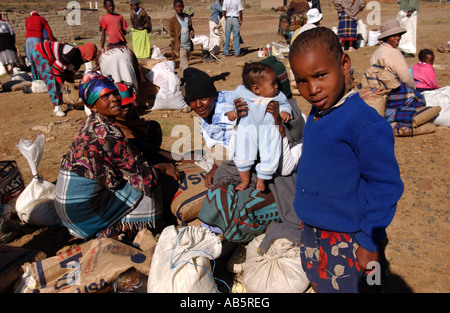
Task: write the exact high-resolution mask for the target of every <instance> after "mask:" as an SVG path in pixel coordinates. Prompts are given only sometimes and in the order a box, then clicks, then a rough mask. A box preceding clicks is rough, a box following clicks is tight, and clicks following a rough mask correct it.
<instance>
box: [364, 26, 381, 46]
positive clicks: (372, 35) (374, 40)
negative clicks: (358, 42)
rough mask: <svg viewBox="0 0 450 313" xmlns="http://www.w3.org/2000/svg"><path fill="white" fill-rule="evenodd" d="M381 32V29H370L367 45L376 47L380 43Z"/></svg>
mask: <svg viewBox="0 0 450 313" xmlns="http://www.w3.org/2000/svg"><path fill="white" fill-rule="evenodd" d="M380 34H381V32H380V31H379V30H370V31H369V37H368V39H367V45H368V46H369V47H374V46H376V45H377V44H378V36H380Z"/></svg>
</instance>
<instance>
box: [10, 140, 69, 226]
mask: <svg viewBox="0 0 450 313" xmlns="http://www.w3.org/2000/svg"><path fill="white" fill-rule="evenodd" d="M17 148H18V149H19V150H20V152H22V154H23V156H24V157H25V158H26V159H27V161H28V164H29V165H30V168H31V173H32V175H33V179H32V180H31V182H30V184H28V186H27V187H26V188H25V190H23V191H22V193H21V194H20V196H19V198H17V202H16V213H17V215H18V216H19V218H20V220H21V221H22V222H24V223H27V224H31V225H36V226H51V225H54V224H60V223H61V220H60V218H59V216H58V214H57V213H56V210H55V204H54V197H55V185H54V184H52V183H50V182H48V181H46V180H45V179H43V178H41V177H40V176H39V174H38V171H37V168H38V165H39V163H40V162H41V159H42V154H43V153H44V135H39V136H38V137H37V138H36V141H35V142H34V143H32V142H31V140H26V139H21V140H20V142H19V144H17Z"/></svg>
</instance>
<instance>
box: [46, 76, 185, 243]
mask: <svg viewBox="0 0 450 313" xmlns="http://www.w3.org/2000/svg"><path fill="white" fill-rule="evenodd" d="M79 92H80V97H81V99H82V100H83V101H84V103H85V105H86V106H87V107H88V108H89V109H90V110H91V111H92V114H90V115H89V117H88V118H87V119H86V122H85V123H84V124H83V126H82V127H81V128H80V130H79V132H78V133H77V135H76V136H75V138H74V140H73V142H72V144H71V147H70V149H69V151H68V153H67V154H66V155H65V156H63V157H62V160H61V168H60V172H59V176H58V179H57V183H56V189H55V208H56V212H57V213H58V215H59V216H60V218H61V220H62V222H63V225H64V226H66V227H67V228H68V229H69V231H70V233H71V234H72V235H73V236H75V237H79V238H92V237H94V236H106V237H114V238H116V237H117V235H118V234H119V233H121V232H123V233H124V234H125V236H128V237H130V236H133V231H134V232H135V231H138V230H140V229H142V228H144V227H146V228H149V229H150V230H151V231H155V232H157V231H160V230H162V227H164V226H165V225H164V214H165V213H164V211H163V207H162V205H161V201H162V197H163V194H162V192H163V191H162V190H161V187H160V180H161V179H162V177H172V178H173V179H175V180H179V178H180V172H179V170H178V169H177V168H176V167H175V166H174V164H172V163H159V164H156V165H154V166H151V165H149V164H148V162H147V161H146V160H145V159H144V158H143V156H142V155H141V153H139V152H138V151H137V150H136V148H135V147H134V146H133V145H131V144H130V143H129V141H128V140H127V139H126V137H125V135H124V134H123V132H122V131H121V130H120V128H119V127H118V126H117V125H116V124H115V120H116V118H117V117H118V116H119V115H120V114H121V113H122V104H121V97H120V93H119V90H118V89H117V87H116V85H115V84H114V82H113V81H112V80H110V79H109V78H107V77H104V76H99V75H85V77H83V80H82V81H81V83H80V89H79ZM128 237H127V238H128ZM130 239H131V240H132V238H128V240H130Z"/></svg>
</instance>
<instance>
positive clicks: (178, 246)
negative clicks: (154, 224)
mask: <svg viewBox="0 0 450 313" xmlns="http://www.w3.org/2000/svg"><path fill="white" fill-rule="evenodd" d="M221 252H222V243H221V241H220V238H219V237H217V236H216V235H215V234H214V233H212V232H211V231H210V230H209V229H207V228H203V227H195V226H187V227H183V228H177V227H175V226H168V227H166V228H165V229H164V230H163V231H162V233H161V236H160V238H159V240H158V243H157V245H156V248H155V252H154V254H153V258H152V264H151V266H150V272H149V274H148V282H147V291H148V292H150V293H174V292H177V293H178V292H179V293H188V292H192V293H204V292H208V293H213V292H217V289H216V284H215V282H214V278H213V273H212V270H211V264H210V260H213V259H216V258H218V257H219V256H220V253H221Z"/></svg>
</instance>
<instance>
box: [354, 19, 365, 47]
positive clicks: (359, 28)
mask: <svg viewBox="0 0 450 313" xmlns="http://www.w3.org/2000/svg"><path fill="white" fill-rule="evenodd" d="M356 32H357V33H358V34H361V36H362V37H363V39H364V41H365V42H367V25H366V24H364V22H363V21H362V20H361V19H359V20H358V26H357V27H356Z"/></svg>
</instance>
